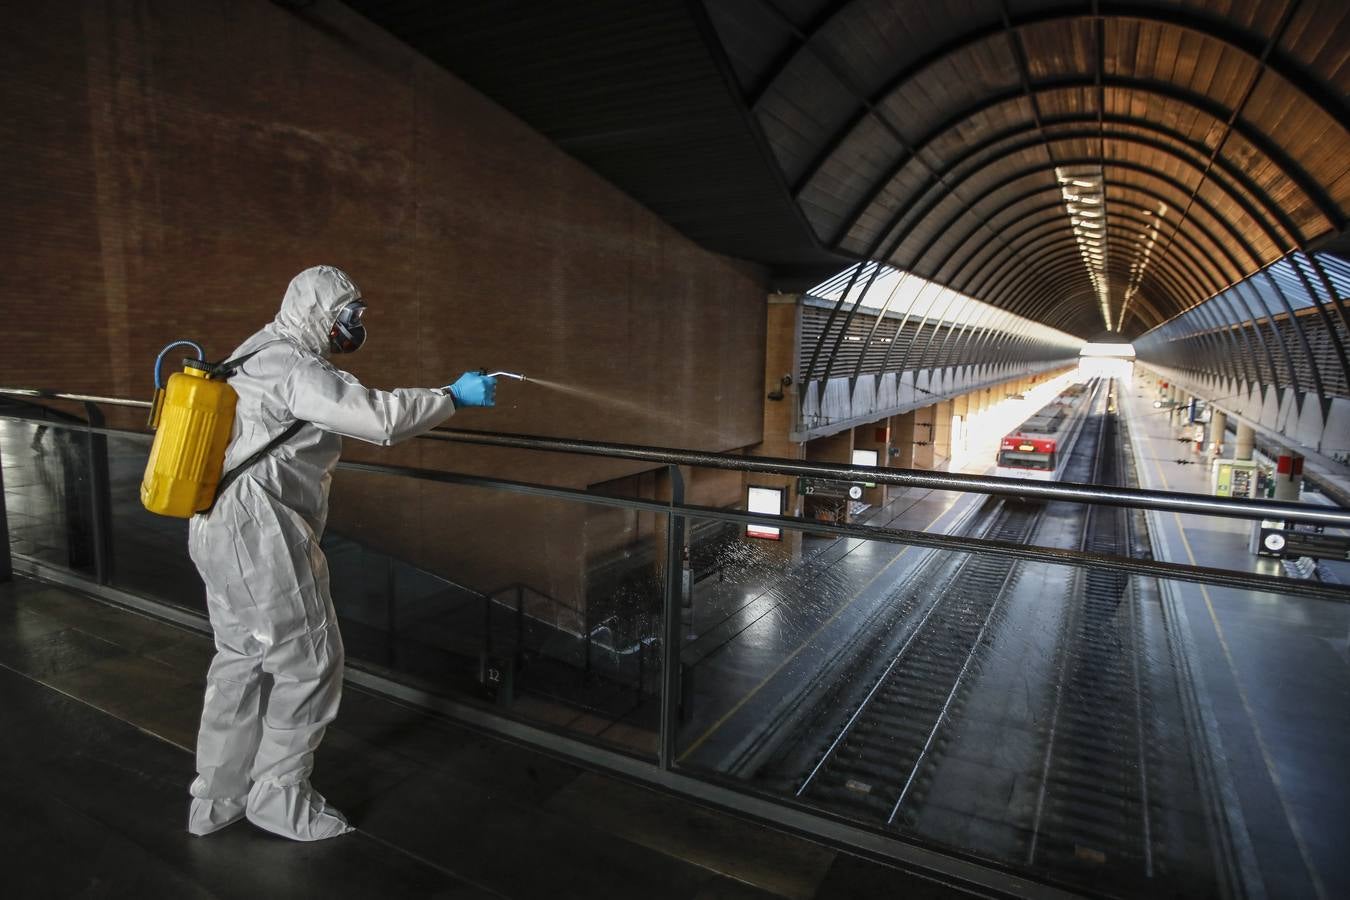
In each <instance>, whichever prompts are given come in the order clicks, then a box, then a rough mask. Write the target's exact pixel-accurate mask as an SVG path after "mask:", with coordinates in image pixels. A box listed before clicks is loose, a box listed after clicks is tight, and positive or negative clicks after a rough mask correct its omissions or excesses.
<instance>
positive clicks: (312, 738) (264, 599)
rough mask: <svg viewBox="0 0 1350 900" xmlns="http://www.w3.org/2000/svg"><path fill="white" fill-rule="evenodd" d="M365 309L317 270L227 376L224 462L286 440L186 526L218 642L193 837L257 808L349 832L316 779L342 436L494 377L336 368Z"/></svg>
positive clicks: (356, 339)
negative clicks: (335, 358) (359, 375)
mask: <svg viewBox="0 0 1350 900" xmlns="http://www.w3.org/2000/svg"><path fill="white" fill-rule="evenodd" d="M364 309H365V304H364V302H363V301H362V300H361V293H360V291H359V290H357V288H356V285H354V284H353V283H352V281H351V279H349V278H348V277H347V276H346V275H345V274H344V273H343V272H341V271H340V270H338V269H335V268H332V267H331V266H317V267H315V268H312V269H306V270H305V271H304V272H301V273H300V274H299V275H297V276H296V277H295V279H294V280H293V281H291V284H290V287H288V288H287V289H286V296H285V298H284V299H283V300H282V302H281V312H280V313H278V314H277V317H276V319H275V320H274V321H273V322H271V323H270V324H268V325H267V326H265V327H264V328H263V329H262V330H260V331H258V332H257V333H256V334H254V335H253V336H252V337H250V338H249V339H248V340H246V341H244V343H243V344H241V345H240V346H239V348H238V349H237V350H236V351H235V352H234V353H233V354H231V359H236V360H237V359H240V358H244V357H246V358H245V359H244V360H243V362H242V363H238V364H237V372H236V374H235V375H234V376H233V377H232V378H231V379H230V384H231V385H232V386H233V387H234V389H235V391H236V392H237V393H238V395H239V401H238V405H237V408H236V415H235V424H234V433H233V436H232V439H231V441H230V445H229V449H228V451H227V453H226V459H225V470H226V472H229V471H230V470H231V469H233V468H234V467H236V466H238V465H239V464H240V463H242V462H244V461H245V460H247V459H249V457H250V456H252V455H254V454H255V453H257V452H258V451H260V450H263V449H265V448H267V447H268V446H269V442H272V441H274V440H275V439H277V438H279V437H280V436H281V435H283V433H285V435H286V437H285V440H282V441H280V443H277V444H276V445H275V446H274V447H273V448H272V449H270V450H268V451H267V452H266V453H265V454H264V455H263V456H262V457H261V458H260V459H259V460H257V461H256V462H254V463H252V464H251V465H248V466H247V468H245V469H242V470H241V471H240V473H239V475H238V477H236V478H235V479H234V480H233V481H232V482H231V483H230V484H229V485H228V486H227V487H226V488H225V489H224V490H223V491H222V492H221V494H220V496H219V497H218V498H217V501H216V504H215V506H214V507H213V508H212V509H211V510H209V511H208V512H207V513H203V514H200V515H197V516H194V517H193V519H192V522H191V525H190V527H189V550H190V553H191V556H192V560H193V562H194V563H196V565H197V570H198V571H199V572H200V573H201V576H202V580H203V581H204V582H205V584H206V598H207V608H208V612H209V614H210V618H211V627H212V630H213V631H214V632H215V643H216V655H215V657H214V659H213V660H212V661H211V666H210V669H209V671H208V673H207V682H206V697H205V701H204V703H203V708H202V722H201V730H200V732H199V733H198V736H197V773H198V774H197V778H196V780H194V781H193V782H192V786H191V788H190V793H191V795H192V803H191V807H190V810H189V813H188V830H189V831H190V832H191V833H193V834H196V835H205V834H210V833H211V832H214V831H218V830H219V829H221V828H224V827H225V826H226V825H229V824H231V823H232V822H235V821H238V820H239V819H241V818H243V817H245V816H247V817H248V819H249V820H250V821H251V822H253V823H254V824H255V825H257V826H259V827H260V828H263V829H266V830H267V831H270V832H273V833H275V834H279V835H284V836H286V837H289V838H294V839H296V840H303V841H315V840H321V839H323V838H328V837H334V836H336V835H340V834H345V833H346V832H348V831H350V830H351V828H350V827H349V826H348V824H347V820H346V819H345V818H344V817H343V816H342V814H341V813H339V812H338V811H337V810H335V809H333V808H332V807H330V806H328V804H327V803H326V802H325V801H324V798H323V797H322V796H320V794H319V793H318V792H317V791H315V790H314V789H313V788H312V787H310V784H309V774H310V770H311V769H312V768H313V765H314V751H315V750H316V749H317V748H318V746H319V742H320V740H321V739H322V738H323V733H324V729H325V728H326V727H327V725H328V723H330V722H332V721H333V719H334V717H335V716H336V715H337V711H338V702H339V700H340V698H341V696H342V662H343V655H342V638H341V636H340V635H339V634H338V622H337V616H336V614H335V613H334V610H333V601H332V599H331V597H330V596H329V592H328V565H327V562H326V561H325V560H324V556H323V553H322V551H320V549H319V538H320V537H321V536H322V535H323V529H324V522H325V519H326V518H327V513H328V487H329V482H330V480H331V477H332V471H333V468H334V466H336V465H337V461H338V456H339V454H340V453H341V449H342V436H343V435H345V436H347V437H352V438H357V439H358V440H363V441H369V442H370V443H373V444H382V445H389V444H393V443H397V442H398V441H401V440H404V439H405V438H409V437H412V436H413V435H416V434H418V433H420V432H422V431H425V430H427V429H429V428H432V427H434V426H435V425H437V424H439V423H440V422H442V421H444V420H445V419H446V418H448V417H449V416H450V415H451V414H452V413H454V411H455V408H456V406H491V405H493V396H494V393H495V390H496V381H495V379H493V378H490V377H488V376H484V375H480V374H477V373H473V372H466V373H465V374H464V375H463V376H462V377H461V378H460V379H459V380H458V381H456V382H455V384H454V385H451V386H449V387H445V388H400V389H398V390H394V391H388V392H386V391H378V390H372V389H370V388H366V387H364V386H362V385H361V383H360V382H359V381H357V380H356V378H354V377H353V376H351V375H349V374H347V373H346V372H343V371H341V370H340V369H337V368H336V367H334V366H333V365H332V364H331V363H329V362H328V359H327V357H328V356H329V354H330V352H349V351H352V350H355V349H357V348H359V347H360V346H361V344H362V343H363V342H364V339H365V326H364V324H363V323H362V321H361V316H362V313H363V312H364ZM250 354H251V355H250ZM297 423H299V424H297ZM292 428H293V429H298V430H293V431H291V432H288V431H287V430H288V429H292ZM264 674H266V675H269V676H271V678H270V681H271V684H270V690H268V689H266V687H265V680H264V678H263V676H264Z"/></svg>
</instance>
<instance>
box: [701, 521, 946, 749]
mask: <svg viewBox="0 0 1350 900" xmlns="http://www.w3.org/2000/svg"><path fill="white" fill-rule="evenodd" d="M955 508H956V505H955V504H952V505H951V506H949V507H947V508H946V509H944V510H943V511H942V512H940V513H938V514H937V516H936V517H935V518H934V519H933V521H931V522H929V523H928V524H927V525H925V526H924V527H923V529H922V530H923V531H927V530H928V529H930V528H932V527H933V526H934V525H936V524H937V523H938V519H941V518H942V517H943V516H945V515H947V514H948V513H949V512H951V511H952V510H953V509H955ZM909 550H910V548H909V547H905V548H904V549H902V550H901V551H900V552H899V553H897V554H895V556H894V558H892V559H891V561H890V562H888V563H886V565H884V566H883V567H882V568H881V570H880V571H879V572H877V574H875V575H873V576H872V578H871V579H870V580H869V581H868V582H867V584H865V585H863V586H862V587H861V588H859V589H858V590H857V591H855V592H854V594H853V596H852V597H850V598H849V601H848V602H847V603H845V604H844V605H843V606H841V607H839V609H837V610H835V612H834V615H832V616H830V617H829V618H828V619H826V620H825V621H824V622H822V623H821V625H820V627H819V628H817V629H816V630H815V631H813V632H811V636H810V637H808V638H807V639H806V640H804V641H802V642H801V644H800V645H799V646H798V647H797V649H796V650H793V651H792V653H791V654H790V655H789V656H787V657H786V658H785V659H784V660H783V661H782V662H780V663H779V664H778V665H777V666H775V667H774V670H773V671H772V672H770V673H769V674H768V675H765V676H764V680H763V681H761V682H760V683H759V684H757V685H755V686H754V687H753V688H752V689H751V690H750V692H749V693H747V694H746V695H745V696H744V697H742V698H741V699H740V701H739V702H738V703H737V704H736V705H735V706H733V707H732V708H731V709H729V710H727V711H726V713H725V714H724V715H723V716H722V717H721V718H720V719H718V720H717V721H716V722H714V723H712V724H711V725H709V726H708V730H707V731H705V732H703V734H701V735H699V737H698V740H696V741H694V742H693V743H692V744H690V745H689V746H688V747H687V748H686V749H685V751H684V752H683V753H681V754H680V755H679V756H678V757H676V759H675V761H676V762H677V763H681V762H684V760H685V757H687V756H688V755H689V754H691V753H693V752H694V751H695V750H697V749H698V748H699V747H702V746H703V743H704V742H705V741H706V740H708V738H710V737H712V735H713V732H715V731H717V729H719V728H721V727H722V726H723V725H725V724H726V723H727V720H728V719H730V718H731V717H732V716H734V715H736V713H738V712H740V711H741V708H742V707H744V706H745V704H747V703H749V702H750V700H751V699H752V698H753V697H754V696H755V695H756V694H758V693H759V692H760V690H761V689H762V688H763V687H764V685H766V684H768V683H769V682H770V681H772V680H773V679H774V678H775V677H777V675H778V673H779V672H781V671H783V667H784V666H786V665H787V664H788V663H790V662H792V661H793V660H794V659H796V658H797V654H798V653H801V652H802V651H803V650H805V649H806V648H807V646H808V645H809V644H810V643H811V642H812V641H814V640H815V639H816V637H817V636H818V635H819V634H820V633H821V632H822V631H824V630H825V629H826V628H828V627H830V625H831V623H833V622H834V620H835V619H837V618H839V617H840V616H841V615H843V614H844V612H845V611H846V610H848V608H849V607H851V606H852V605H853V604H854V603H856V602H857V601H858V598H859V597H861V596H862V595H863V594H865V593H867V589H868V588H870V587H871V586H872V585H874V584H876V582H877V579H878V578H880V577H881V576H882V575H885V574H886V572H888V571H889V570H890V568H891V566H893V565H895V564H896V563H897V562H899V561H900V557H902V556H904V555H905V554H906V553H908V552H909Z"/></svg>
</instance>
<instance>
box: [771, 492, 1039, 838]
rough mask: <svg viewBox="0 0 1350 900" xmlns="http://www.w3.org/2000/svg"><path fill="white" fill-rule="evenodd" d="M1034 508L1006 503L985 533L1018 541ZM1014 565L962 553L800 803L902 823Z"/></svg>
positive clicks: (804, 786) (1029, 528) (809, 780)
mask: <svg viewBox="0 0 1350 900" xmlns="http://www.w3.org/2000/svg"><path fill="white" fill-rule="evenodd" d="M1038 516H1039V508H1038V507H1036V506H1032V505H1028V504H1020V503H1015V502H1011V501H1006V502H1004V503H1003V504H1002V505H1001V506H1000V509H999V512H998V513H997V515H996V517H995V519H994V521H993V523H992V524H991V525H990V526H989V528H988V530H987V531H986V533H985V535H986V537H990V538H995V539H998V540H1005V541H1026V540H1028V539H1029V538H1030V537H1031V534H1032V533H1033V531H1034V530H1035V526H1036V522H1037V519H1038ZM1016 570H1017V562H1016V561H1014V560H1008V559H1003V558H998V557H978V556H976V557H969V558H967V559H965V560H964V561H962V562H961V563H960V565H959V567H958V568H957V570H956V572H955V573H954V575H953V577H952V578H951V580H950V582H949V584H950V585H951V586H950V587H949V589H948V590H947V592H946V593H945V596H944V597H943V599H942V600H941V602H935V603H933V604H931V605H930V606H928V608H927V610H926V611H925V612H924V614H923V618H922V619H921V620H920V621H919V623H918V624H917V625H916V626H915V628H914V629H913V630H912V631H911V632H910V634H909V636H908V637H907V638H906V640H905V641H904V643H903V644H902V645H901V646H900V648H899V650H898V652H897V653H895V655H894V657H893V658H892V659H891V661H890V663H889V664H888V665H887V666H886V667H885V669H884V670H883V671H882V672H881V675H880V676H879V677H878V678H877V679H876V680H875V681H874V683H873V685H872V687H871V689H870V690H869V691H868V692H867V693H866V695H865V696H864V697H863V699H862V702H861V703H860V704H859V705H858V706H857V708H856V710H855V712H854V713H853V714H852V715H851V716H850V717H849V718H848V720H847V721H846V722H845V723H844V724H843V727H842V728H841V729H840V730H839V731H838V733H837V735H835V736H834V738H833V740H832V741H831V742H830V743H829V745H828V747H827V748H826V749H825V751H824V753H823V754H822V755H820V758H819V760H818V761H817V762H816V764H815V766H814V767H813V768H812V769H811V771H810V772H809V773H808V774H807V775H806V777H805V778H804V779H803V780H802V781H801V783H800V785H799V786H798V787H797V790H796V795H797V796H798V797H800V798H802V799H807V800H811V801H813V802H817V803H821V804H824V805H827V806H830V807H831V808H835V809H838V810H840V811H841V812H844V813H846V814H852V815H856V816H858V817H860V818H864V819H867V820H869V821H881V822H885V823H887V824H896V823H897V822H903V821H905V813H906V805H907V802H908V801H910V800H911V798H912V796H913V793H914V790H915V788H916V786H917V785H918V784H919V782H920V777H921V773H922V771H923V769H924V766H925V765H926V763H927V762H928V761H929V759H930V756H931V754H932V752H933V749H934V746H935V743H936V741H937V739H938V736H939V734H940V733H941V731H942V729H943V728H944V727H945V726H946V725H947V723H948V722H949V721H950V720H951V718H952V717H953V716H954V715H955V714H956V713H957V712H958V710H959V707H960V704H961V699H962V693H963V691H964V689H965V687H966V686H967V684H968V682H969V678H970V676H971V674H972V672H973V671H974V670H975V669H977V668H978V658H979V656H980V650H981V648H982V647H983V646H985V644H986V641H987V637H988V635H989V634H990V631H991V624H992V623H993V622H994V621H995V618H996V614H997V612H998V609H999V605H1000V601H1001V600H1002V598H1003V597H1004V596H1005V595H1006V593H1007V589H1008V587H1009V585H1010V584H1011V582H1012V581H1013V580H1014V579H1015V577H1016Z"/></svg>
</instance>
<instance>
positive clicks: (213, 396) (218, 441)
mask: <svg viewBox="0 0 1350 900" xmlns="http://www.w3.org/2000/svg"><path fill="white" fill-rule="evenodd" d="M183 362H184V366H183V371H182V372H176V373H174V374H173V375H170V376H169V383H168V385H166V387H165V389H164V397H163V400H162V405H161V406H160V408H159V410H158V416H157V418H158V424H159V427H158V429H157V430H156V432H155V442H154V445H153V446H151V448H150V459H149V461H148V462H147V463H146V465H145V477H144V478H143V479H142V481H141V504H142V505H143V506H145V508H146V509H148V510H149V511H150V512H152V513H158V514H159V515H162V516H176V517H178V518H182V519H186V518H191V517H192V516H193V515H194V514H196V513H197V512H199V511H201V510H203V509H206V508H207V507H209V506H210V505H211V501H212V500H213V499H214V498H215V493H216V484H217V483H218V482H219V481H220V476H221V472H222V469H223V468H224V465H225V448H226V447H227V446H228V445H229V443H230V432H231V430H232V429H233V427H234V405H235V401H236V400H237V399H238V397H237V395H236V394H235V392H234V388H232V387H230V385H229V383H228V382H226V381H225V380H224V379H223V378H222V379H219V380H217V379H212V378H210V377H209V376H210V374H211V368H212V367H211V366H210V364H208V363H205V362H199V361H197V360H192V359H189V360H184V361H183Z"/></svg>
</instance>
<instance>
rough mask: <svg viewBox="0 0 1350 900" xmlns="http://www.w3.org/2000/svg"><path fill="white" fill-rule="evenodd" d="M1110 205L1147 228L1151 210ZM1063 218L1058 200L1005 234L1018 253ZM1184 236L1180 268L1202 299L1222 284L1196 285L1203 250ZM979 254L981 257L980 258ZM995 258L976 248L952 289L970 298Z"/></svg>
mask: <svg viewBox="0 0 1350 900" xmlns="http://www.w3.org/2000/svg"><path fill="white" fill-rule="evenodd" d="M1111 205H1112V207H1113V208H1115V209H1116V211H1117V212H1116V213H1115V214H1113V217H1114V216H1120V217H1122V218H1124V219H1125V220H1126V221H1128V222H1130V223H1132V224H1137V225H1141V226H1143V227H1144V228H1147V227H1148V226H1149V224H1151V222H1152V220H1151V219H1150V218H1149V217H1146V216H1144V215H1143V213H1144V212H1146V211H1147V212H1152V210H1151V209H1150V208H1149V207H1147V206H1145V205H1144V204H1142V203H1136V202H1134V201H1132V200H1126V199H1124V198H1116V199H1114V200H1112V201H1111ZM1122 208H1123V209H1124V210H1125V212H1123V213H1121V212H1120V210H1121V209H1122ZM1064 218H1065V217H1064V206H1063V203H1062V202H1054V203H1046V204H1043V205H1041V206H1038V207H1036V208H1034V209H1031V210H1027V211H1024V212H1023V213H1022V214H1021V215H1020V216H1018V223H1019V224H1018V225H1017V226H1016V227H1015V229H1014V231H1013V233H1011V234H1010V235H1009V242H1010V244H1011V245H1013V246H1014V247H1016V249H1017V252H1019V253H1022V252H1025V249H1026V248H1025V247H1024V246H1021V245H1020V244H1019V242H1020V241H1021V240H1022V238H1023V237H1024V236H1027V235H1030V234H1031V233H1032V232H1038V233H1039V232H1041V231H1042V230H1043V229H1045V228H1046V227H1050V226H1055V227H1058V229H1059V230H1060V231H1061V232H1062V231H1063V225H1064ZM1184 237H1185V238H1186V240H1187V241H1188V246H1186V247H1184V248H1183V252H1184V253H1185V254H1186V257H1187V261H1188V262H1189V263H1190V265H1189V266H1186V267H1183V271H1184V272H1185V273H1186V274H1187V276H1188V278H1187V280H1188V282H1189V283H1190V284H1191V285H1192V288H1193V292H1194V293H1195V294H1197V295H1199V296H1201V298H1202V299H1203V298H1204V297H1209V296H1211V295H1212V294H1213V293H1214V292H1216V291H1218V290H1221V289H1222V287H1223V285H1220V284H1217V283H1216V282H1213V281H1210V282H1209V286H1201V285H1200V283H1199V276H1198V275H1197V274H1196V273H1197V272H1199V273H1200V274H1201V275H1203V274H1207V273H1206V272H1205V270H1204V269H1203V267H1202V266H1201V264H1200V262H1199V260H1198V259H1196V256H1195V253H1196V252H1199V253H1202V254H1203V251H1200V250H1199V248H1198V247H1197V246H1196V245H1195V243H1194V239H1193V238H1192V237H1191V235H1190V232H1189V231H1188V232H1186V233H1185V235H1184ZM1038 238H1039V234H1038ZM1193 251H1194V252H1193ZM982 255H983V259H981V256H982ZM996 258H997V257H996V256H995V255H994V253H992V252H991V253H989V254H984V248H977V249H976V251H975V254H974V255H973V256H972V257H971V258H970V261H969V265H970V266H971V267H973V269H972V271H971V274H970V275H969V276H968V278H967V281H966V282H965V284H963V285H962V286H960V287H956V288H955V289H956V290H959V291H961V292H962V293H965V294H968V295H969V296H972V297H974V296H976V294H975V293H973V292H972V291H970V290H968V289H967V287H968V286H969V284H970V283H971V282H973V281H975V280H976V279H978V278H979V276H980V275H981V273H982V272H983V271H984V270H985V268H986V267H987V266H988V265H990V264H991V262H992V260H994V259H996ZM954 287H955V286H954ZM1155 312H1157V313H1158V319H1159V322H1162V321H1166V320H1167V319H1168V318H1169V317H1170V314H1169V315H1163V314H1162V313H1161V312H1158V311H1157V310H1155Z"/></svg>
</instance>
